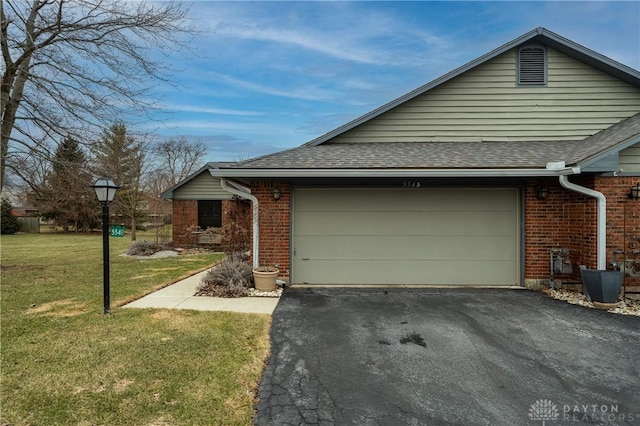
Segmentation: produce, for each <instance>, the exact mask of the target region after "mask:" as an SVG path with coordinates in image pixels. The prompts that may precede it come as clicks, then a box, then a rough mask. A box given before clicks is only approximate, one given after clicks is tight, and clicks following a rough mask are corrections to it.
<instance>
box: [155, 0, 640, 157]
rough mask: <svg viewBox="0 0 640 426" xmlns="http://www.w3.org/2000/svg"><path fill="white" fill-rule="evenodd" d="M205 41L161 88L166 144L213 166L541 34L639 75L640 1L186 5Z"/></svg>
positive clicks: (181, 58) (309, 132)
mask: <svg viewBox="0 0 640 426" xmlns="http://www.w3.org/2000/svg"><path fill="white" fill-rule="evenodd" d="M184 5H185V7H189V16H190V24H191V25H192V26H193V27H194V28H196V29H197V30H198V31H199V34H198V35H197V36H196V37H194V38H193V40H192V41H191V42H190V46H191V47H192V49H193V52H192V53H190V54H186V55H170V56H169V57H168V58H165V60H167V61H168V64H169V65H170V66H171V67H172V68H173V69H174V71H173V72H172V73H171V82H172V84H162V85H159V86H156V88H155V89H154V91H155V95H156V96H157V97H158V99H160V102H161V105H162V113H161V114H157V115H156V116H155V119H154V120H153V121H152V122H150V123H147V124H146V129H145V130H146V131H151V132H154V133H155V134H156V135H158V139H160V140H162V139H169V138H178V137H185V138H186V139H187V140H189V141H201V142H203V143H204V144H205V146H206V148H207V157H206V158H205V160H206V161H239V160H244V159H249V158H253V157H257V156H261V155H265V154H269V153H273V152H277V151H281V150H284V149H288V148H293V147H295V146H298V145H301V144H303V143H305V142H308V141H310V140H312V139H315V138H317V137H319V136H322V135H323V134H325V133H327V132H329V131H331V130H333V129H335V128H337V127H339V126H341V125H343V124H345V123H347V122H349V121H351V120H353V119H355V118H357V117H359V116H361V115H363V114H366V113H368V112H369V111H371V110H373V109H375V108H377V107H380V106H382V105H384V104H386V103H387V102H390V101H392V100H393V99H396V98H398V97H400V96H402V95H404V94H405V93H407V92H409V91H411V90H413V89H415V88H417V87H420V86H422V85H424V84H427V83H429V82H430V81H432V80H434V79H436V78H438V77H439V76H441V75H443V74H446V73H447V72H449V71H451V70H453V69H455V68H458V67H459V66H462V65H464V64H466V63H467V62H469V61H471V60H473V59H475V58H477V57H479V56H481V55H483V54H485V53H487V52H489V51H491V50H493V49H495V48H497V47H499V46H501V45H503V44H505V43H507V42H509V41H511V40H513V39H515V38H517V37H519V36H520V35H522V34H524V33H526V32H528V31H530V30H532V29H534V28H536V27H540V26H541V27H545V28H547V29H548V30H550V31H553V32H555V33H557V34H559V35H561V36H563V37H566V38H568V39H570V40H572V41H574V42H576V43H578V44H581V45H583V46H585V47H587V48H589V49H592V50H595V51H596V52H598V53H601V54H603V55H605V56H608V57H609V58H611V59H614V60H616V61H618V62H620V63H622V64H624V65H627V66H629V67H632V68H634V69H636V70H639V69H640V1H638V0H636V1H624V2H614V1H606V2H595V1H586V2H585V1H582V2H578V1H561V2H542V1H529V2H527V1H524V2H507V1H495V2H484V1H474V2H454V1H441V2H431V1H411V2H380V1H376V2H369V1H356V2H341V1H323V2H289V1H280V2H269V1H261V2H238V1H235V2H212V1H197V2H193V3H184Z"/></svg>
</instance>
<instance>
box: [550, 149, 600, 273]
mask: <svg viewBox="0 0 640 426" xmlns="http://www.w3.org/2000/svg"><path fill="white" fill-rule="evenodd" d="M547 170H557V171H561V170H562V171H566V170H569V169H567V168H566V167H565V165H564V161H560V162H557V163H548V164H547ZM570 170H571V172H572V173H571V174H579V173H580V168H579V167H575V168H571V169H570ZM558 179H559V181H560V185H562V187H563V188H565V189H568V190H570V191H574V192H577V193H579V194H583V195H586V196H588V197H592V198H595V199H596V201H597V203H598V204H597V219H596V223H597V225H596V226H597V230H596V240H597V243H596V244H597V248H596V260H597V265H598V266H597V269H598V270H600V271H604V270H606V269H607V199H606V198H605V196H604V194H603V193H602V192H598V191H595V190H593V189H591V188H586V187H584V186H580V185H576V184H575V183H572V182H569V178H568V177H567V175H566V174H562V175H560V176H558Z"/></svg>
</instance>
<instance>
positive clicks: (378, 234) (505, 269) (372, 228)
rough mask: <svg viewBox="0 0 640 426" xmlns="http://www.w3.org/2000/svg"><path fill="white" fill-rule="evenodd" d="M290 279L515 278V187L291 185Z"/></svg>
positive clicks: (466, 281)
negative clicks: (332, 187) (315, 186)
mask: <svg viewBox="0 0 640 426" xmlns="http://www.w3.org/2000/svg"><path fill="white" fill-rule="evenodd" d="M293 211H294V214H293V220H294V222H293V271H292V282H294V283H309V284H338V285H348V284H399V285H403V284H441V285H517V284H518V282H519V268H518V265H519V237H518V236H519V214H518V212H519V201H518V190H517V189H516V188H499V189H496V188H479V189H476V188H416V189H307V188H304V189H303V188H299V189H295V190H294V205H293Z"/></svg>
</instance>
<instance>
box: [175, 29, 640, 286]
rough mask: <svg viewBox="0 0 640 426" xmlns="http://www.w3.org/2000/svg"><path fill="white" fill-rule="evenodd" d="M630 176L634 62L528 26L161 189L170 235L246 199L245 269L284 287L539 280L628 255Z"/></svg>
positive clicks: (632, 209) (638, 147)
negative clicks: (399, 87)
mask: <svg viewBox="0 0 640 426" xmlns="http://www.w3.org/2000/svg"><path fill="white" fill-rule="evenodd" d="M639 182H640V72H639V71H637V70H635V69H632V68H629V67H627V66H624V65H622V64H620V63H617V62H615V61H613V60H611V59H609V58H607V57H605V56H603V55H600V54H598V53H596V52H594V51H592V50H589V49H588V48H586V47H583V46H581V45H578V44H576V43H574V42H572V41H570V40H567V39H566V38H563V37H561V36H560V35H557V34H555V33H553V32H551V31H549V30H547V29H544V28H537V29H534V30H532V31H530V32H528V33H526V34H524V35H522V36H521V37H518V38H517V39H515V40H513V41H510V42H509V43H507V44H505V45H503V46H501V47H498V48H497V49H495V50H493V51H491V52H489V53H487V54H485V55H484V56H481V57H479V58H478V59H475V60H473V61H471V62H469V63H468V64H466V65H464V66H461V67H460V68H457V69H455V70H453V71H451V72H450V73H448V74H446V75H444V76H442V77H440V78H438V79H436V80H434V81H432V82H430V83H428V84H426V85H425V86H422V87H420V88H418V89H416V90H414V91H412V92H410V93H407V94H406V95H404V96H402V97H400V98H398V99H396V100H394V101H392V102H390V103H388V104H386V105H384V106H382V107H380V108H378V109H376V110H374V111H371V112H370V113H368V114H366V115H364V116H362V117H360V118H358V119H356V120H354V121H352V122H350V123H347V124H345V125H343V126H341V127H339V128H337V129H335V130H333V131H331V132H329V133H327V134H325V135H323V136H321V137H319V138H317V139H315V140H312V141H310V142H308V143H306V144H304V145H302V146H299V147H297V148H293V149H290V150H286V151H282V152H277V153H275V154H271V155H267V156H263V157H259V158H255V159H250V160H247V161H242V162H238V163H223V164H210V165H209V166H208V167H205V168H204V169H202V170H200V171H198V172H197V173H195V174H194V175H193V176H191V177H190V178H188V179H186V180H185V181H183V182H180V183H179V184H178V185H176V186H175V187H174V188H172V189H171V190H169V191H167V192H166V193H165V194H164V196H165V197H166V198H171V199H173V209H174V229H175V235H176V236H179V235H180V234H181V233H182V232H184V229H185V225H187V224H195V223H196V222H195V220H196V219H195V218H196V205H197V206H198V211H199V212H200V211H201V210H200V207H204V206H205V205H206V203H207V202H211V201H214V200H217V201H218V202H220V203H221V204H220V205H219V207H216V208H219V209H221V211H224V209H225V207H224V205H225V204H224V203H225V202H227V203H228V202H229V201H230V200H233V199H234V198H235V199H243V200H249V201H250V202H251V203H252V205H253V206H254V208H255V209H254V210H253V226H254V228H253V236H254V243H253V246H254V259H253V261H254V265H257V264H258V263H272V264H273V263H277V264H278V265H279V269H280V274H281V276H282V277H283V278H288V279H289V280H290V281H291V282H292V283H293V284H300V283H309V284H320V285H352V284H370V285H378V284H381V285H382V284H385V285H396V284H397V285H412V284H434V285H463V286H464V285H490V286H527V287H536V286H538V285H540V284H541V283H545V282H548V280H549V279H555V278H561V279H564V280H567V281H570V280H579V279H580V278H579V277H580V276H579V272H578V271H579V266H580V265H585V266H586V267H588V268H594V269H595V268H597V269H606V268H611V266H612V262H616V261H618V262H622V261H623V259H630V260H628V263H631V264H632V263H633V261H632V258H633V256H635V253H637V252H638V249H640V201H639V200H637V199H634V198H632V197H631V195H634V194H635V195H636V196H637V191H638V189H639V188H640V184H639ZM246 213H250V212H249V211H247V212H246ZM198 220H200V219H198ZM217 223H218V222H217ZM256 253H257V255H256ZM637 257H638V259H639V262H640V254H638V255H637ZM558 261H559V262H560V267H559V268H558V267H554V264H556V266H557V263H556V262H558ZM636 265H640V263H638V264H636ZM631 266H633V265H631ZM627 269H628V270H630V269H629V268H627ZM638 270H640V268H639V269H638ZM632 275H637V274H632ZM625 285H627V286H628V287H629V288H630V287H631V286H639V285H640V280H639V278H638V277H637V276H631V275H627V276H626V279H625Z"/></svg>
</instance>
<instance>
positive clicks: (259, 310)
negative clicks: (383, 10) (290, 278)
mask: <svg viewBox="0 0 640 426" xmlns="http://www.w3.org/2000/svg"><path fill="white" fill-rule="evenodd" d="M207 272H208V270H205V271H202V272H200V273H198V274H196V275H192V276H191V277H189V278H186V279H184V280H182V281H178V282H177V283H175V284H172V285H170V286H168V287H165V288H163V289H160V290H158V291H156V292H154V293H151V294H148V295H146V296H144V297H142V298H140V299H138V300H135V301H133V302H131V303H129V304H126V305H124V306H123V308H159V309H193V310H197V311H229V312H243V313H250V314H268V315H271V314H272V313H273V310H274V309H275V308H276V306H277V305H278V301H279V300H280V298H278V297H237V298H224V297H210V296H194V294H195V292H196V288H197V287H198V285H200V281H201V280H202V277H203V276H204V275H205V274H206V273H207Z"/></svg>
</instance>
